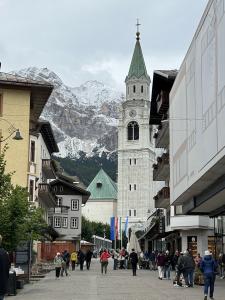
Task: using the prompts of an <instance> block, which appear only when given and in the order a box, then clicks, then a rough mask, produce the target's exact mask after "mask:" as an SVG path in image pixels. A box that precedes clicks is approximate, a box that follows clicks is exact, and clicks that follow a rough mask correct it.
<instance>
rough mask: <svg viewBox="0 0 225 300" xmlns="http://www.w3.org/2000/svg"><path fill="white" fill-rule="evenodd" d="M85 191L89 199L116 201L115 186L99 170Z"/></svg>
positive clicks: (102, 171) (103, 172) (104, 173)
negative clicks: (89, 194) (87, 192)
mask: <svg viewBox="0 0 225 300" xmlns="http://www.w3.org/2000/svg"><path fill="white" fill-rule="evenodd" d="M87 191H89V192H90V193H91V196H90V198H89V200H91V199H102V200H103V199H117V184H116V183H115V182H114V181H113V180H112V179H111V178H110V177H109V176H108V175H107V174H106V172H105V171H104V170H103V169H101V170H100V171H99V172H98V174H97V175H96V176H95V178H94V179H93V180H92V182H91V183H90V184H89V186H88V188H87Z"/></svg>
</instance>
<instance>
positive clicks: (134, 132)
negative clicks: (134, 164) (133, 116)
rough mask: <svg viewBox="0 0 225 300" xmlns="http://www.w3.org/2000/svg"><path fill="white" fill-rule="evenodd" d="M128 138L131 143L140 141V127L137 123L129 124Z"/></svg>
mask: <svg viewBox="0 0 225 300" xmlns="http://www.w3.org/2000/svg"><path fill="white" fill-rule="evenodd" d="M127 138H128V140H129V141H133V140H139V126H138V123H137V122H135V121H133V122H130V123H129V124H128V126H127Z"/></svg>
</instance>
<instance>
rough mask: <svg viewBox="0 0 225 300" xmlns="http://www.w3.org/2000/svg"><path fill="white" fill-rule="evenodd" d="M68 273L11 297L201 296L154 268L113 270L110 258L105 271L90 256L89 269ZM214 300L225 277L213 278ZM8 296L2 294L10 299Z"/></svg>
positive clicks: (161, 299)
mask: <svg viewBox="0 0 225 300" xmlns="http://www.w3.org/2000/svg"><path fill="white" fill-rule="evenodd" d="M69 274H70V275H69V276H68V277H60V279H55V272H54V271H52V272H50V273H49V274H47V275H46V277H45V278H43V279H41V280H40V281H38V282H35V283H31V284H27V285H25V287H24V289H22V290H18V294H17V296H16V297H15V298H13V299H15V300H51V299H52V300H62V299H63V300H181V299H182V300H201V299H203V298H204V297H203V287H202V286H195V287H194V288H183V287H178V288H176V287H173V285H172V280H159V279H158V272H157V271H150V270H137V276H136V277H134V276H132V271H131V270H115V271H114V270H113V263H112V260H111V261H110V263H109V266H108V272H107V275H102V274H101V271H100V263H99V259H92V263H91V268H90V271H87V270H86V267H84V270H83V271H80V270H79V268H77V267H76V270H75V271H74V272H72V271H71V270H70V272H69ZM214 297H215V300H224V299H225V280H220V279H217V281H216V284H215V294H214ZM11 298H12V296H9V297H6V299H7V300H10V299H11Z"/></svg>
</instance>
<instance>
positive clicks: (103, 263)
mask: <svg viewBox="0 0 225 300" xmlns="http://www.w3.org/2000/svg"><path fill="white" fill-rule="evenodd" d="M109 257H110V254H109V253H108V251H107V249H104V251H103V252H102V254H101V256H100V262H101V273H102V274H103V270H105V274H106V273H107V266H108V263H109V261H108V259H109Z"/></svg>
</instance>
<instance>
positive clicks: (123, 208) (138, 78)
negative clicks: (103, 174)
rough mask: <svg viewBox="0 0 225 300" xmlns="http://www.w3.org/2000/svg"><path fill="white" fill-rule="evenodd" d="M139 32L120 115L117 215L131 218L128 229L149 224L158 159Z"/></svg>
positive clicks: (147, 77)
mask: <svg viewBox="0 0 225 300" xmlns="http://www.w3.org/2000/svg"><path fill="white" fill-rule="evenodd" d="M139 39H140V33H139V32H137V37H136V45H135V49H134V54H133V57H132V61H131V65H130V69H129V73H128V75H127V77H126V80H125V83H126V100H125V101H124V102H123V103H122V106H121V108H120V112H119V127H118V201H117V215H118V217H122V220H123V222H124V220H125V218H126V217H127V216H128V217H129V227H131V226H132V225H135V224H137V223H140V222H141V223H142V222H144V221H146V219H147V216H148V213H150V212H151V211H152V210H153V209H154V200H153V196H154V188H153V178H152V175H153V171H152V164H153V163H154V160H155V154H154V151H153V144H152V141H151V140H152V139H151V131H150V125H149V114H150V101H149V98H150V96H149V90H150V77H149V75H148V73H147V70H146V67H145V62H144V58H143V54H142V50H141V45H140V40H139Z"/></svg>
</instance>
